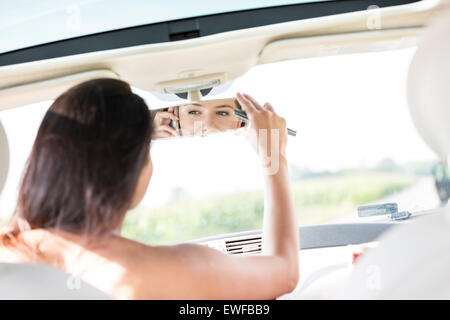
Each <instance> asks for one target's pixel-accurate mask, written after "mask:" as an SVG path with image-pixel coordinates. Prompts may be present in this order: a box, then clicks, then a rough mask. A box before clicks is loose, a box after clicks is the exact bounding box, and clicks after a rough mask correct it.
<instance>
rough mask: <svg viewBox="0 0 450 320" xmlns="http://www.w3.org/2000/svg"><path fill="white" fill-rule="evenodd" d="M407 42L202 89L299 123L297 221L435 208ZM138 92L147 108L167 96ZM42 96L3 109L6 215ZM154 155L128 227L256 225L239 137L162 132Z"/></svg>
mask: <svg viewBox="0 0 450 320" xmlns="http://www.w3.org/2000/svg"><path fill="white" fill-rule="evenodd" d="M414 50H415V49H404V50H396V51H389V52H378V53H365V54H353V55H344V56H335V57H320V58H313V59H304V60H294V61H285V62H279V63H273V64H267V65H260V66H257V67H254V68H253V69H251V70H250V71H249V72H248V73H247V74H245V75H244V76H242V77H241V78H238V79H236V80H235V81H234V82H233V83H232V84H231V86H230V87H229V88H228V89H227V90H225V91H224V92H222V93H220V94H217V95H214V96H213V97H207V98H208V99H217V98H230V97H233V96H234V95H235V93H236V92H237V91H239V92H245V93H249V94H251V95H252V96H254V97H255V98H256V99H257V100H258V101H260V102H261V103H264V102H266V101H269V102H271V103H272V105H273V106H274V108H275V110H276V111H277V112H278V113H279V114H280V115H282V116H283V117H284V118H286V120H287V125H288V127H289V128H292V129H294V130H297V132H298V134H297V136H296V137H291V136H290V137H289V140H288V149H287V155H288V161H289V165H290V175H291V183H292V188H293V193H294V198H295V207H296V211H297V215H298V221H299V224H300V225H310V224H323V223H336V222H337V223H339V222H354V221H361V220H362V219H361V218H358V217H357V207H358V206H361V205H365V204H374V203H376V204H378V203H388V202H389V203H390V202H396V203H398V209H399V211H405V210H406V211H411V212H417V211H421V210H426V209H432V208H435V207H437V206H439V205H440V198H439V192H438V190H437V189H436V185H435V178H434V176H433V172H435V175H436V177H437V176H439V177H441V178H439V179H440V180H439V181H441V182H442V181H444V180H445V179H444V178H445V177H446V176H445V175H443V174H440V175H439V174H438V173H436V172H437V171H436V169H434V170H433V168H434V166H435V164H436V163H437V159H436V156H435V155H434V154H433V153H432V151H431V150H430V149H429V148H428V147H427V146H426V145H425V144H424V142H423V141H422V139H421V138H420V136H419V135H418V133H417V132H416V129H415V127H414V125H413V123H412V121H411V118H410V115H409V112H408V107H407V99H406V92H405V91H406V90H405V83H406V78H407V71H408V67H409V62H410V60H411V58H412V55H413V54H414ZM387 75H389V76H387ZM135 90H136V92H137V93H138V94H141V95H142V96H143V97H145V98H146V100H147V102H148V104H149V105H150V106H151V108H153V109H156V108H161V107H164V106H169V105H170V104H171V102H167V101H162V100H159V99H157V98H156V97H155V96H153V95H152V94H150V93H147V92H143V91H140V90H138V89H135ZM172 103H173V102H172ZM49 105H50V102H46V103H41V104H36V105H32V106H26V107H22V108H17V109H12V110H6V111H2V112H0V120H1V121H2V122H3V124H4V126H5V128H6V131H7V134H8V135H9V139H10V145H11V152H12V155H11V165H12V168H11V172H10V174H9V177H8V181H7V184H6V187H5V188H6V189H5V190H4V192H3V194H2V197H1V200H0V212H1V214H2V216H1V217H3V219H6V217H7V216H8V215H9V214H10V213H11V211H12V210H13V208H14V205H15V197H16V194H17V185H18V182H19V179H20V176H21V174H22V168H23V165H24V163H25V160H26V157H27V156H28V153H29V151H30V148H31V144H32V142H33V139H34V136H35V134H36V130H37V127H38V125H39V122H40V119H41V118H42V116H43V113H44V112H45V110H46V108H47V107H48V106H49ZM151 156H152V161H153V176H152V180H151V182H150V186H149V188H148V190H147V193H146V195H145V197H144V199H143V201H142V202H141V204H140V205H139V206H138V207H137V208H135V209H134V210H132V211H130V212H129V214H128V216H127V219H126V221H125V225H124V228H123V234H124V235H125V236H128V237H131V238H134V239H137V240H140V241H144V242H146V243H151V244H162V243H176V242H182V241H186V240H191V239H196V238H201V237H207V236H213V235H218V234H224V233H231V232H238V231H246V230H253V229H260V228H261V225H262V217H263V207H264V206H263V176H262V171H261V170H260V168H259V166H258V164H259V162H258V160H257V157H256V155H255V153H254V152H253V150H252V149H251V148H250V146H249V145H248V143H247V141H246V140H245V139H244V138H242V137H240V136H236V135H234V134H233V133H232V132H227V133H223V134H214V135H211V136H207V137H192V138H182V139H170V140H157V141H154V142H152V146H151ZM447 177H448V176H447ZM446 181H447V180H445V181H444V182H442V183H441V185H442V186H444V187H445V186H446V185H447V186H448V185H449V183H448V182H446ZM445 183H447V184H445ZM445 188H446V187H445ZM441 193H442V192H441ZM362 221H364V220H362Z"/></svg>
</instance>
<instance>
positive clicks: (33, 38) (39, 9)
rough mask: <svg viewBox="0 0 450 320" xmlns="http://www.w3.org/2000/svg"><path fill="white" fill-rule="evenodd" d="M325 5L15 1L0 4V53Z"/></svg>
mask: <svg viewBox="0 0 450 320" xmlns="http://www.w3.org/2000/svg"><path fill="white" fill-rule="evenodd" d="M324 1H329V0H306V1H305V0H303V1H301V0H300V1H299V0H261V1H250V0H245V1H243V0H229V1H205V0H193V1H180V0H166V1H164V2H161V1H147V0H130V1H120V0H108V1H106V0H75V1H74V0H43V1H31V0H17V1H12V2H8V1H2V3H1V4H0V39H2V41H0V53H1V52H8V51H12V50H16V49H21V48H26V47H30V46H35V45H39V44H44V43H49V42H54V41H58V40H63V39H70V38H74V37H79V36H83V35H89V34H94V33H99V32H104V31H111V30H117V29H123V28H128V27H133V26H139V25H145V24H152V23H158V22H165V21H173V20H178V19H185V18H191V17H199V16H205V15H211V14H217V13H225V12H233V11H241V10H248V9H256V8H265V7H272V6H282V5H289V4H298V3H313V2H324Z"/></svg>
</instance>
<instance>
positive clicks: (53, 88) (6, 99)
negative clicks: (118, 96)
mask: <svg viewBox="0 0 450 320" xmlns="http://www.w3.org/2000/svg"><path fill="white" fill-rule="evenodd" d="M96 78H118V76H117V74H115V73H114V72H112V71H110V70H106V69H100V70H91V71H86V72H80V73H76V74H70V75H65V76H61V77H57V78H50V79H45V80H40V81H36V82H32V83H25V84H21V85H18V86H14V87H10V88H0V111H1V110H4V109H9V108H14V107H19V106H23V105H27V104H31V103H36V102H40V101H47V100H53V99H55V98H56V97H58V96H59V95H60V94H61V93H63V92H64V91H66V90H67V89H69V88H70V87H72V86H74V85H76V84H78V83H81V82H83V81H87V80H91V79H96Z"/></svg>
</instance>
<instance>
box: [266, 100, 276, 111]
mask: <svg viewBox="0 0 450 320" xmlns="http://www.w3.org/2000/svg"><path fill="white" fill-rule="evenodd" d="M264 109H266V110H268V111H270V112H272V113H274V114H277V113H276V112H275V110H274V109H273V106H272V105H271V104H270V103H269V102H266V103H265V104H264Z"/></svg>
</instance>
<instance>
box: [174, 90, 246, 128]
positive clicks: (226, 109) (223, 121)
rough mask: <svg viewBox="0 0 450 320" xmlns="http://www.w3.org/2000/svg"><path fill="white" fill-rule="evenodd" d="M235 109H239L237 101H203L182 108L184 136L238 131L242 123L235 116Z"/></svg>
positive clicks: (181, 116)
mask: <svg viewBox="0 0 450 320" xmlns="http://www.w3.org/2000/svg"><path fill="white" fill-rule="evenodd" d="M234 109H238V105H237V102H236V100H235V99H226V100H212V101H201V102H198V103H191V104H186V105H183V106H180V109H179V119H180V127H181V133H182V135H183V136H197V135H207V134H210V133H213V132H219V131H227V130H233V129H238V128H239V127H240V126H241V123H242V121H241V120H240V119H238V118H237V117H236V116H234V115H233V110H234Z"/></svg>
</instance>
